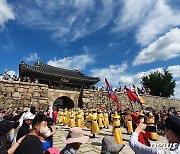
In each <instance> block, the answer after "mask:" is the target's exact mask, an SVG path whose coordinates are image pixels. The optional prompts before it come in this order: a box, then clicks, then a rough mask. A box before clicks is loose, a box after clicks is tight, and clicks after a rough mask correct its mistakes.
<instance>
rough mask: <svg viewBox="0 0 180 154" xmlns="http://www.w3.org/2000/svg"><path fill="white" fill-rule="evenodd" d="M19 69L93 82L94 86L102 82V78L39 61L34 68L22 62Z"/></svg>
mask: <svg viewBox="0 0 180 154" xmlns="http://www.w3.org/2000/svg"><path fill="white" fill-rule="evenodd" d="M19 68H20V69H21V70H23V71H30V72H35V73H41V74H46V75H51V76H56V77H64V78H70V79H80V80H83V81H89V82H93V84H95V83H97V82H99V81H100V78H98V77H90V76H86V75H85V74H82V73H81V72H80V71H79V70H69V69H63V68H58V67H54V66H50V65H47V64H44V63H42V62H39V61H38V62H37V63H36V64H35V65H34V66H31V65H28V64H26V63H24V62H22V63H21V64H20V65H19ZM20 72H21V71H20Z"/></svg>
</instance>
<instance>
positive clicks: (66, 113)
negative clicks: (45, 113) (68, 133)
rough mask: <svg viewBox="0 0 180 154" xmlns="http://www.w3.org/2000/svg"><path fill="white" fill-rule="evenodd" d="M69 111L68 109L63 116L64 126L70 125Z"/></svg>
mask: <svg viewBox="0 0 180 154" xmlns="http://www.w3.org/2000/svg"><path fill="white" fill-rule="evenodd" d="M67 115H68V111H67V109H65V111H64V114H63V125H67V124H68V116H67Z"/></svg>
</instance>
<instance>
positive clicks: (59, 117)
mask: <svg viewBox="0 0 180 154" xmlns="http://www.w3.org/2000/svg"><path fill="white" fill-rule="evenodd" d="M58 122H59V123H60V124H61V123H63V111H62V109H60V111H59V112H58Z"/></svg>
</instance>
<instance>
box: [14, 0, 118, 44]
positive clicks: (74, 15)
mask: <svg viewBox="0 0 180 154" xmlns="http://www.w3.org/2000/svg"><path fill="white" fill-rule="evenodd" d="M97 3H98V4H97ZM118 3H120V2H116V3H114V1H113V0H106V2H104V1H103V0H100V1H98V2H96V1H94V0H68V1H67V0H61V1H59V0H53V1H52V0H46V1H44V0H35V1H29V2H24V3H21V2H20V3H16V4H14V9H15V10H16V13H17V17H18V20H19V22H20V23H21V24H23V25H26V26H28V27H32V28H38V29H43V30H47V31H50V32H51V38H52V39H55V40H57V41H59V42H63V41H65V42H72V41H76V40H77V39H80V38H82V37H84V36H86V35H89V34H90V33H93V32H95V31H97V30H99V29H101V28H102V27H104V26H106V25H107V24H108V23H109V21H110V20H112V16H113V11H114V7H116V6H117V4H118ZM47 4H48V5H47ZM31 6H33V7H31Z"/></svg>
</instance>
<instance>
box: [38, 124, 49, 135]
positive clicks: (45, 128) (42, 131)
mask: <svg viewBox="0 0 180 154" xmlns="http://www.w3.org/2000/svg"><path fill="white" fill-rule="evenodd" d="M48 131H49V128H48V127H47V126H46V127H41V128H40V134H42V135H43V136H44V135H45V134H46V133H47V132H48Z"/></svg>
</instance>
